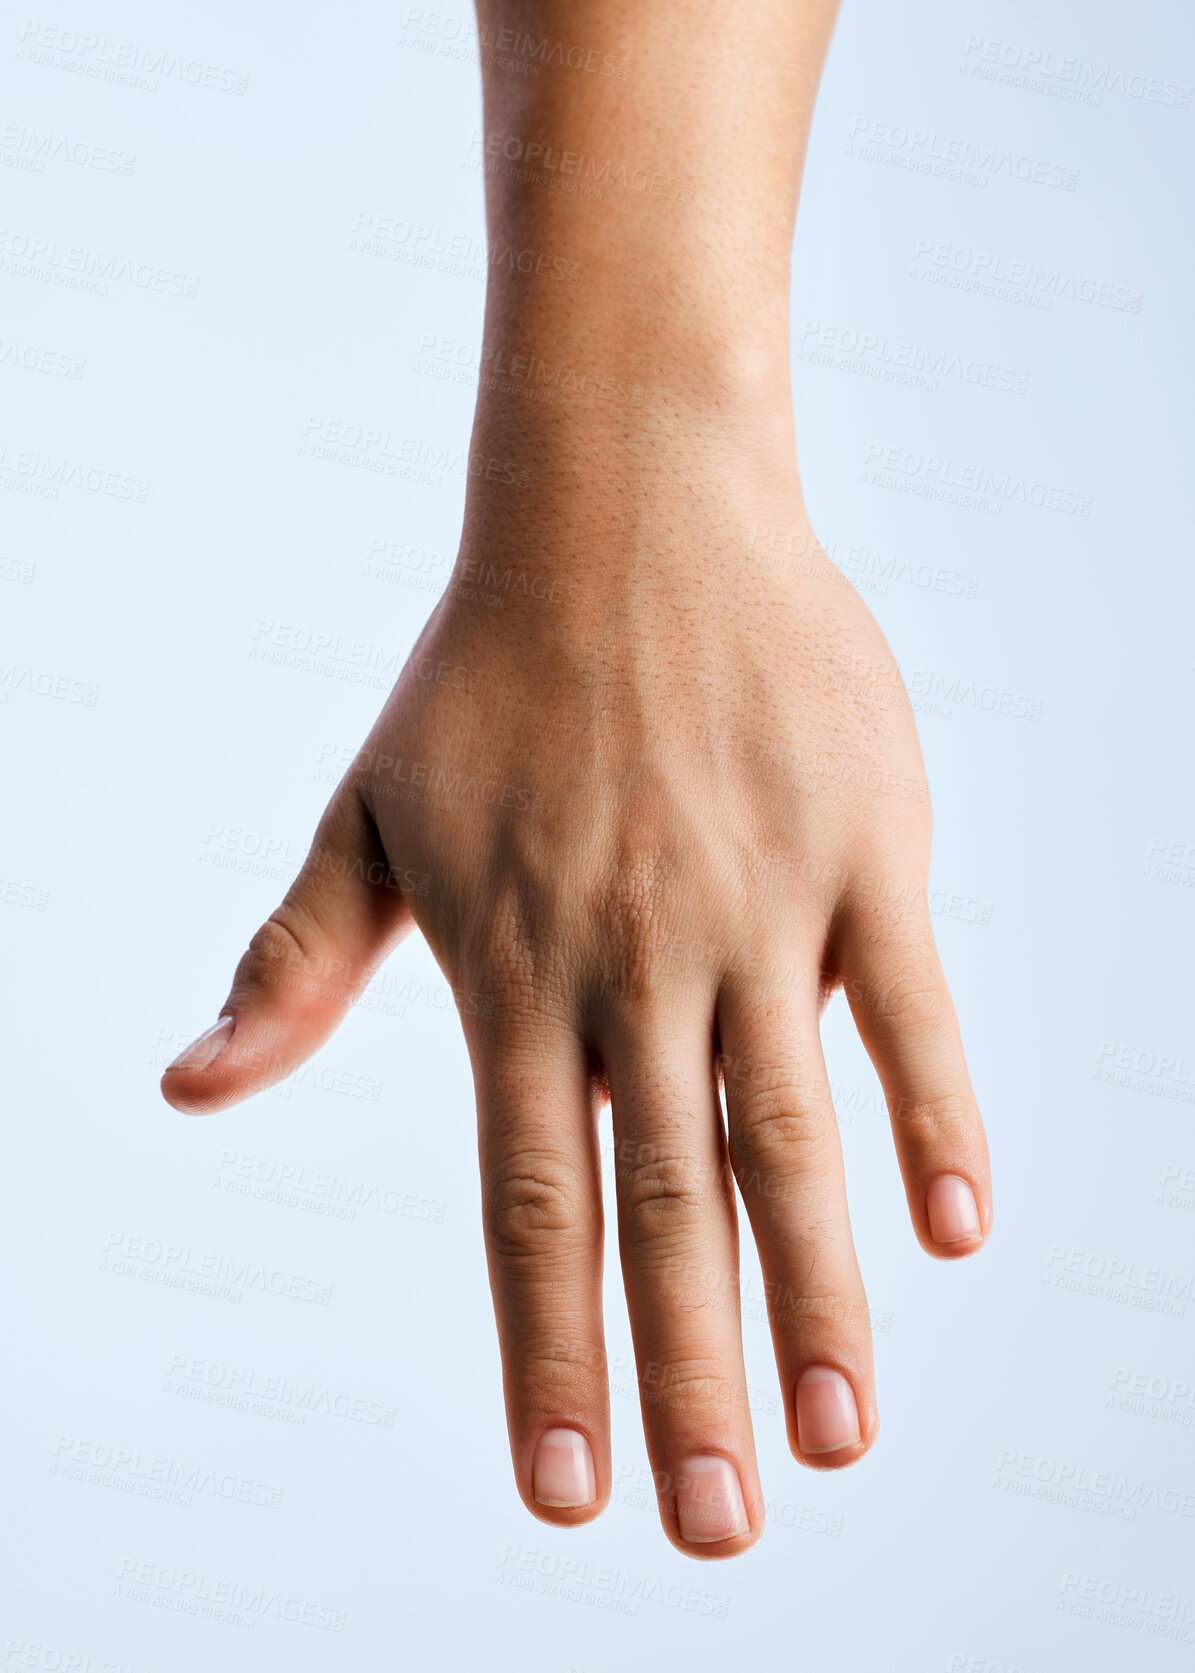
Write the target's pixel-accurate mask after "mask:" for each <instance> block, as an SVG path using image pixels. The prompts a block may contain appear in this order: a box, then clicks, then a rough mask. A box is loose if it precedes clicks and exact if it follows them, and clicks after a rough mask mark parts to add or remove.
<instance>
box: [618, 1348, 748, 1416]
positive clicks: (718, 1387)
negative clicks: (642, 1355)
mask: <svg viewBox="0 0 1195 1673" xmlns="http://www.w3.org/2000/svg"><path fill="white" fill-rule="evenodd" d="M639 1398H640V1401H641V1403H642V1405H643V1407H644V1409H645V1410H646V1409H647V1408H651V1409H652V1410H653V1411H660V1410H664V1411H669V1410H672V1411H678V1410H682V1409H684V1410H688V1411H692V1410H694V1409H696V1408H701V1409H704V1410H708V1411H722V1410H726V1409H727V1408H730V1407H733V1406H744V1405H746V1404H747V1390H746V1385H745V1384H744V1383H743V1382H741V1381H736V1380H735V1378H734V1377H732V1376H730V1375H729V1374H728V1371H727V1367H726V1366H725V1365H724V1364H723V1363H722V1362H721V1361H720V1360H717V1359H713V1358H694V1359H683V1360H671V1361H669V1362H668V1363H662V1362H660V1361H657V1360H650V1359H649V1360H645V1361H644V1362H643V1363H642V1365H641V1366H640V1370H639Z"/></svg>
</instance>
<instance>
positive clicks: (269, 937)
mask: <svg viewBox="0 0 1195 1673" xmlns="http://www.w3.org/2000/svg"><path fill="white" fill-rule="evenodd" d="M306 941H307V938H306V937H305V935H304V934H303V931H302V927H301V926H300V925H299V924H298V923H297V922H296V921H295V919H294V917H293V916H292V915H291V914H289V913H287V912H286V911H285V908H283V907H279V908H278V910H277V911H276V912H274V913H272V914H271V916H270V917H268V918H267V919H266V921H265V923H264V924H262V926H261V928H260V929H259V930H258V931H257V933H256V934H255V935H254V936H253V938H252V940H251V941H250V942H249V946H248V949H247V951H246V952H245V955H244V957H243V958H242V959H241V962H240V964H239V966H238V967H237V973H236V983H237V986H238V987H245V988H275V987H280V986H284V985H285V984H286V983H287V982H288V981H294V980H295V979H296V978H298V977H300V976H302V975H303V974H305V973H306V972H307V970H308V969H309V968H310V967H311V965H312V964H313V963H314V958H315V955H314V953H313V952H312V950H311V948H310V946H309V945H307V944H305V943H306Z"/></svg>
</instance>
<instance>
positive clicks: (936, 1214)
mask: <svg viewBox="0 0 1195 1673" xmlns="http://www.w3.org/2000/svg"><path fill="white" fill-rule="evenodd" d="M925 1211H926V1213H927V1214H928V1216H929V1231H930V1236H931V1237H932V1238H933V1240H934V1242H935V1243H963V1242H965V1241H966V1240H967V1239H968V1238H971V1237H975V1236H976V1235H977V1233H978V1231H979V1210H978V1208H976V1206H975V1193H974V1191H972V1189H971V1187H970V1186H969V1185H968V1184H967V1181H966V1180H965V1179H960V1178H959V1176H958V1174H956V1173H944V1174H942V1175H940V1176H939V1178H937V1179H935V1180H934V1182H933V1184H932V1185H931V1186H930V1188H929V1190H928V1191H927V1192H926V1196H925Z"/></svg>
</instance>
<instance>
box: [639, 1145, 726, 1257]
mask: <svg viewBox="0 0 1195 1673" xmlns="http://www.w3.org/2000/svg"><path fill="white" fill-rule="evenodd" d="M619 1183H620V1186H621V1194H620V1202H621V1206H622V1217H623V1225H624V1228H625V1231H626V1234H627V1236H628V1237H629V1238H630V1239H631V1241H632V1242H635V1243H656V1242H660V1241H663V1240H667V1239H671V1238H674V1237H685V1236H687V1235H688V1234H689V1232H690V1231H692V1230H694V1229H695V1228H696V1227H697V1226H698V1225H699V1224H700V1223H701V1221H702V1220H703V1219H704V1217H705V1191H704V1188H703V1187H704V1180H703V1177H702V1169H701V1167H700V1164H699V1163H697V1162H696V1161H695V1160H694V1159H693V1158H691V1157H686V1156H676V1155H672V1156H669V1155H661V1154H658V1153H656V1152H654V1151H653V1153H652V1154H651V1155H650V1156H648V1157H645V1158H643V1159H641V1160H636V1161H635V1162H633V1163H632V1164H631V1165H630V1167H628V1168H627V1169H626V1170H625V1171H624V1172H623V1174H622V1176H621V1178H620V1182H619Z"/></svg>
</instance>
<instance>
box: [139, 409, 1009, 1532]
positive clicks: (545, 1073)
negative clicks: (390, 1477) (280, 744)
mask: <svg viewBox="0 0 1195 1673" xmlns="http://www.w3.org/2000/svg"><path fill="white" fill-rule="evenodd" d="M617 416H618V423H617V424H614V423H612V422H609V421H608V420H607V421H603V423H602V424H600V425H595V426H594V427H592V428H590V427H589V426H588V425H587V423H586V422H584V421H583V420H582V419H579V418H577V417H576V415H575V413H572V414H570V417H569V420H568V422H560V421H559V415H557V420H556V421H554V422H552V423H548V422H546V421H545V420H540V419H528V420H526V422H525V423H524V424H523V427H522V429H521V431H520V434H519V437H518V443H517V445H518V447H519V456H520V458H524V459H528V460H530V461H532V462H533V468H532V469H531V471H530V486H529V488H528V489H527V491H526V492H521V491H517V490H515V491H511V492H509V493H508V492H506V491H505V490H502V489H495V490H493V491H492V492H491V493H489V494H488V495H487V496H481V498H480V509H478V504H477V503H474V504H473V509H472V513H471V515H470V516H469V518H468V519H467V524H466V534H465V541H464V545H463V546H462V550H461V555H460V558H459V560H458V564H457V569H456V574H455V578H454V581H453V583H452V585H451V586H450V588H449V590H448V591H447V593H446V594H445V596H444V598H443V600H442V601H441V603H440V604H439V606H438V608H437V609H436V610H435V612H434V614H433V616H432V618H431V620H430V622H429V623H428V626H427V628H426V630H425V631H424V633H423V635H422V637H421V639H420V640H419V643H418V644H417V646H416V648H415V650H414V651H413V652H412V655H411V658H410V660H409V662H408V663H407V665H406V667H405V669H404V671H403V673H402V676H401V677H400V679H399V681H398V683H397V685H396V686H395V689H394V691H393V693H392V695H391V697H390V699H389V701H388V703H387V705H386V707H385V710H384V711H383V713H382V715H381V717H380V718H379V720H378V722H377V724H376V726H375V727H374V730H373V732H372V733H371V735H370V737H369V739H368V741H367V742H366V744H365V746H364V747H363V749H362V750H361V752H360V755H359V757H358V759H357V761H356V762H355V763H354V765H353V767H352V769H351V770H350V771H349V773H348V774H347V775H346V777H345V779H344V781H343V782H342V783H341V785H340V786H339V788H338V789H337V791H336V793H335V795H334V796H333V798H332V801H331V803H330V805H329V807H328V810H327V812H326V814H325V816H324V819H323V821H322V823H321V824H320V827H319V830H318V832H317V835H316V838H315V843H314V846H313V848H312V851H311V854H310V856H309V858H308V861H307V863H306V866H305V867H304V870H303V872H302V874H301V875H300V876H299V878H298V880H297V881H296V883H295V884H294V886H293V887H292V889H291V890H290V892H289V893H288V895H287V897H286V899H285V901H284V902H283V903H282V905H281V906H280V907H279V908H278V910H277V911H276V912H275V913H274V914H273V915H272V917H271V918H270V919H269V920H268V922H267V923H266V924H264V925H263V926H262V928H261V929H260V930H259V932H258V933H257V935H256V936H255V937H254V939H253V941H252V943H251V945H250V949H249V951H248V952H247V953H246V955H245V957H244V959H243V960H242V961H241V964H240V966H239V968H238V969H237V972H236V976H235V979H234V982H233V986H232V990H231V993H230V994H229V997H228V999H227V1001H226V1003H225V1005H224V1007H223V1009H222V1011H221V1019H222V1020H221V1022H220V1023H219V1025H218V1026H217V1028H216V1030H215V1031H214V1032H211V1033H210V1034H209V1035H208V1036H206V1037H202V1038H201V1040H200V1042H197V1044H196V1046H195V1047H193V1048H191V1052H190V1054H184V1056H183V1058H182V1059H180V1061H179V1062H178V1063H177V1064H175V1065H174V1066H172V1067H171V1069H170V1070H168V1071H167V1073H166V1075H165V1077H164V1080H163V1083H162V1084H163V1091H164V1093H165V1095H166V1097H167V1098H168V1100H169V1101H170V1102H171V1103H172V1104H174V1105H175V1106H176V1107H177V1108H179V1109H183V1110H187V1111H192V1112H196V1113H207V1112H211V1111H214V1110H219V1109H223V1108H225V1107H227V1106H228V1105H230V1104H232V1103H235V1102H237V1101H238V1100H239V1099H242V1098H244V1097H246V1096H248V1095H249V1094H250V1093H252V1092H255V1091H257V1090H259V1089H260V1088H261V1087H263V1086H265V1085H267V1084H269V1083H270V1082H272V1081H274V1080H277V1079H278V1078H280V1077H281V1076H284V1075H286V1074H288V1073H290V1072H291V1071H293V1070H294V1069H295V1068H296V1066H297V1065H298V1064H300V1063H301V1062H302V1061H303V1060H304V1059H305V1058H306V1057H308V1056H309V1055H310V1054H311V1053H312V1052H313V1051H315V1050H316V1048H317V1047H318V1046H319V1045H321V1044H322V1043H323V1041H324V1040H326V1039H327V1037H328V1036H329V1034H330V1033H331V1032H332V1030H333V1029H334V1028H335V1027H336V1025H337V1024H338V1022H339V1021H340V1019H341V1017H342V1016H343V1015H344V1012H345V1010H346V1008H347V1007H348V1006H349V1005H351V1004H352V1003H353V1002H354V1001H355V1000H356V999H357V998H358V997H359V996H360V994H361V992H362V990H363V989H364V987H365V985H366V983H367V982H368V981H369V979H370V977H371V976H372V974H373V973H374V971H375V970H376V969H377V967H378V965H379V963H380V962H381V960H382V959H383V958H384V957H385V956H386V954H387V953H388V952H389V951H390V950H391V949H392V947H393V946H394V945H395V943H396V942H397V941H398V940H399V939H400V937H401V936H402V935H403V934H404V933H405V932H406V930H408V929H409V928H410V927H411V925H412V923H414V924H416V925H417V926H418V928H419V929H420V930H421V931H422V932H423V934H424V935H425V936H426V938H427V940H428V942H429V944H430V946H431V948H432V950H433V952H434V954H435V956H436V958H437V960H438V961H439V963H440V965H441V967H442V969H443V970H444V972H445V974H446V976H447V978H448V980H449V981H450V982H451V984H452V986H453V988H454V990H455V991H456V992H457V993H458V994H460V995H471V996H473V999H472V1000H471V1001H470V1003H468V1004H463V1005H462V1006H461V1009H462V1021H463V1024H464V1028H465V1033H466V1037H467V1041H468V1047H469V1052H470V1057H471V1060H472V1065H473V1072H474V1077H475V1083H476V1091H477V1107H478V1121H479V1133H480V1150H481V1170H482V1184H483V1200H484V1208H485V1232H486V1239H487V1247H488V1253H489V1263H490V1277H491V1284H492V1288H493V1294H494V1303H495V1308H496V1312H497V1318H498V1328H499V1334H500V1338H501V1345H502V1360H503V1368H504V1380H505V1389H506V1404H507V1414H508V1420H509V1428H510V1438H511V1448H512V1454H513V1459H514V1467H515V1475H516V1479H517V1482H518V1487H519V1491H520V1493H521V1495H522V1497H523V1500H524V1502H525V1504H526V1505H527V1507H528V1509H530V1510H531V1511H532V1512H533V1513H534V1514H535V1515H537V1516H538V1517H540V1518H541V1520H544V1521H547V1522H551V1523H555V1524H558V1525H572V1524H576V1523H580V1522H585V1521H588V1520H590V1519H591V1518H593V1517H594V1516H596V1515H597V1514H598V1513H599V1512H600V1510H601V1509H602V1507H603V1505H604V1504H605V1502H606V1500H607V1498H608V1496H609V1493H610V1479H611V1466H610V1450H609V1420H608V1393H607V1384H606V1373H605V1354H604V1349H603V1336H602V1318H601V1260H602V1205H601V1194H600V1183H599V1153H598V1140H597V1115H598V1110H599V1106H600V1105H601V1104H602V1103H603V1101H604V1099H605V1098H606V1097H607V1096H608V1097H609V1100H610V1102H611V1104H612V1108H613V1124H614V1147H615V1150H614V1154H615V1172H616V1178H617V1199H618V1227H619V1246H620V1252H621V1256H622V1265H623V1273H624V1278H625V1283H626V1292H627V1301H628V1306H629V1309H630V1317H631V1323H632V1328H633V1334H634V1341H635V1350H636V1356H637V1360H638V1367H639V1379H640V1388H641V1394H642V1404H643V1416H644V1424H645V1428H646V1434H647V1442H648V1448H649V1452H650V1456H651V1462H652V1466H653V1469H654V1470H655V1471H656V1481H657V1485H658V1488H659V1499H660V1514H661V1518H662V1521H663V1524H664V1528H665V1530H666V1532H667V1534H668V1536H669V1538H670V1539H671V1540H672V1541H673V1543H674V1544H676V1545H677V1546H678V1548H679V1549H680V1550H682V1551H685V1552H687V1553H688V1554H689V1555H691V1556H730V1555H735V1554H737V1553H738V1552H740V1551H742V1550H744V1549H746V1548H747V1547H748V1546H749V1545H750V1544H751V1543H753V1541H754V1540H755V1539H756V1538H757V1537H758V1536H759V1533H760V1532H761V1529H762V1525H763V1495H762V1492H761V1488H760V1483H759V1479H758V1475H757V1471H756V1463H755V1455H754V1446H753V1440H752V1432H751V1423H750V1418H749V1414H748V1406H747V1397H746V1387H745V1380H744V1369H743V1359H742V1346H741V1341H740V1332H739V1318H738V1276H737V1232H736V1222H735V1206H734V1184H735V1182H736V1181H737V1185H738V1189H739V1192H740V1193H741V1196H742V1199H743V1202H744V1204H745V1206H746V1209H747V1213H748V1215H749V1218H750V1222H751V1227H752V1231H753V1233H754V1235H755V1238H756V1242H757V1245H758V1249H759V1254H760V1260H761V1263H762V1267H763V1272H764V1276H765V1280H766V1283H767V1288H768V1294H769V1297H770V1307H771V1324H772V1333H773V1340H774V1346H775V1353H776V1360H777V1364H778V1367H779V1372H780V1382H781V1387H782V1389H783V1396H784V1407H785V1413H786V1419H787V1425H788V1437H789V1443H790V1445H791V1448H792V1451H793V1453H794V1455H795V1456H796V1458H797V1459H798V1460H799V1461H800V1462H802V1463H804V1464H808V1465H810V1466H812V1467H814V1468H837V1467H839V1466H841V1465H845V1464H851V1463H854V1462H855V1461H856V1460H857V1459H858V1458H860V1457H861V1456H862V1455H863V1453H864V1452H866V1451H867V1449H868V1448H869V1447H870V1446H871V1445H872V1443H873V1441H874V1439H875V1436H876V1432H877V1415H876V1399H875V1389H874V1385H873V1378H872V1355H871V1339H870V1329H869V1320H868V1310H867V1302H866V1298H865V1295H864V1290H863V1284H862V1281H861V1279H860V1275H859V1269H858V1266H857V1263H856V1259H855V1253H854V1247H853V1243H852V1238H851V1229H850V1224H849V1220H848V1215H847V1206H846V1199H845V1194H844V1187H843V1177H842V1158H841V1153H840V1148H839V1142H838V1131H837V1125H836V1121H835V1115H834V1110H833V1106H832V1102H831V1098H830V1094H829V1089H828V1085H827V1078H826V1070H825V1066H824V1063H823V1059H822V1053H821V1045H820V1041H819V1035H818V1016H819V1007H820V1006H821V1005H823V1004H824V1003H825V1001H826V999H827V997H828V996H829V994H830V993H831V992H832V991H833V990H834V988H835V987H836V986H839V985H841V986H842V987H844V988H845V990H846V995H847V998H848V1000H849V1002H850V1005H851V1007H852V1011H853V1014H854V1017H855V1020H856V1023H857V1026H858V1028H859V1031H860V1034H861V1035H862V1038H863V1040H864V1042H865V1044H866V1046H867V1049H868V1051H869V1053H870V1055H871V1057H872V1060H873V1061H874V1063H875V1066H876V1069H877V1071H878V1073H879V1075H880V1078H881V1080H882V1082H883V1086H884V1090H885V1094H886V1097H887V1101H888V1104H889V1108H890V1110H891V1113H892V1121H893V1130H894V1134H895V1139H896V1144H897V1149H898V1153H899V1157H900V1164H901V1169H902V1172H903V1175H904V1180H905V1186H906V1190H907V1194H908V1203H909V1212H910V1215H911V1217H912V1221H913V1227H914V1230H915V1232H916V1235H917V1237H918V1239H919V1240H920V1242H921V1244H922V1246H923V1247H924V1248H925V1249H926V1250H927V1252H929V1253H930V1254H933V1255H937V1256H941V1257H945V1258H956V1257H958V1256H960V1255H967V1254H970V1253H972V1252H973V1251H974V1250H976V1249H977V1248H978V1247H979V1246H980V1244H981V1243H982V1241H983V1239H984V1237H985V1236H986V1234H987V1232H988V1229H989V1227H990V1223H991V1203H990V1192H989V1182H988V1165H987V1154H986V1148H985V1142H984V1136H983V1131H982V1127H981V1125H980V1121H979V1116H978V1114H977V1111H976V1107H975V1102H974V1099H973V1095H972V1092H971V1087H970V1083H969V1081H968V1076H967V1069H966V1065H965V1062H964V1059H963V1052H962V1048H961V1045H960V1041H959V1035H958V1029H957V1026H956V1022H955V1018H954V1013H953V1010H952V1007H951V1002H950V998H949V995H948V993H947V989H946V985H945V981H944V979H943V975H942V971H941V968H940V966H939V962H938V958H937V955H936V952H935V949H934V943H933V936H932V931H931V927H930V919H929V915H928V908H927V902H926V893H925V891H926V881H927V871H928V860H929V846H930V810H929V803H928V800H927V797H926V791H925V782H924V774H923V770H922V765H921V760H920V753H919V750H918V745H917V739H916V733H915V729H914V726H913V721H912V717H911V714H910V711H909V708H908V703H907V699H906V698H905V696H904V691H903V687H902V685H901V683H900V679H899V675H898V674H897V673H896V670H895V662H894V659H893V658H892V655H891V652H890V651H889V650H888V648H887V646H886V644H885V642H884V640H883V637H882V635H881V634H880V632H879V629H878V628H877V626H876V624H875V622H874V621H873V620H872V618H871V616H870V614H869V612H868V611H867V610H866V608H865V607H864V606H863V604H862V603H861V601H860V600H859V598H858V597H857V595H856V594H855V593H854V592H853V590H852V589H851V588H850V587H849V586H847V585H845V584H844V583H843V580H842V577H841V576H840V575H839V573H838V572H837V571H836V570H835V569H834V567H833V566H832V565H831V564H830V563H829V561H828V560H827V559H826V558H825V556H824V554H823V553H822V552H821V550H820V548H819V547H818V545H817V542H816V540H815V538H814V535H813V532H812V530H811V529H810V527H809V524H808V521H807V518H806V515H805V512H804V508H803V504H802V501H801V495H800V490H799V486H798V483H797V478H796V473H795V465H794V464H793V462H792V452H791V418H790V416H789V415H788V413H787V412H786V410H785V409H784V404H783V401H782V400H777V401H776V402H775V403H774V404H772V405H769V398H767V397H765V398H763V399H761V400H760V401H758V402H745V403H744V404H743V407H742V409H741V410H736V409H735V406H734V403H733V402H729V403H728V402H726V401H724V400H719V401H717V402H714V403H712V404H711V407H710V409H709V410H706V411H704V412H701V411H698V410H696V409H695V407H694V406H692V405H686V406H684V407H679V408H678V407H677V406H676V405H675V404H669V403H661V404H660V405H659V406H658V407H650V408H649V409H648V410H645V411H644V412H643V413H642V414H641V415H634V416H633V415H630V414H628V413H627V412H624V411H620V412H619V414H618V415H617ZM506 434H507V437H508V439H509V436H510V434H511V432H510V430H509V427H508V429H507V432H506ZM719 1078H721V1079H722V1081H723V1082H724V1086H725V1099H726V1112H727V1120H726V1123H725V1124H724V1122H723V1118H722V1114H721V1110H720V1106H719Z"/></svg>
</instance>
